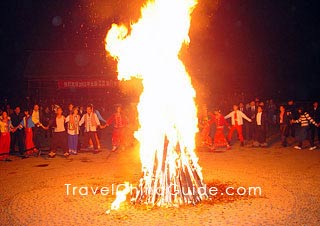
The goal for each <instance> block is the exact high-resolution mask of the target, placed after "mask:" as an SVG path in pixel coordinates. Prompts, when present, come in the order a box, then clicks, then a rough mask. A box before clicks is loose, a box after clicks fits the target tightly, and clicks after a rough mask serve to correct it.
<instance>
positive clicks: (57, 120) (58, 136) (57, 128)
mask: <svg viewBox="0 0 320 226" xmlns="http://www.w3.org/2000/svg"><path fill="white" fill-rule="evenodd" d="M62 113H63V111H62V108H61V107H58V108H57V110H56V116H55V117H54V118H53V119H52V120H51V121H50V124H49V127H52V128H53V134H52V140H51V144H50V153H49V157H51V158H54V157H55V156H56V151H57V148H58V147H60V148H61V149H62V151H63V152H64V156H65V157H68V156H69V152H68V145H67V134H66V129H65V121H66V119H65V117H64V116H63V114H62ZM49 127H47V128H46V129H49Z"/></svg>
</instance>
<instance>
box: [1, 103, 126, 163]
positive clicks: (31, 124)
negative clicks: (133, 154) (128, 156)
mask: <svg viewBox="0 0 320 226" xmlns="http://www.w3.org/2000/svg"><path fill="white" fill-rule="evenodd" d="M0 115H1V116H0V160H5V161H11V160H10V158H9V156H10V155H18V156H21V157H23V158H26V157H30V156H39V155H40V154H41V150H42V148H43V146H44V145H43V139H42V137H43V134H45V137H46V138H50V148H49V152H48V156H49V157H50V158H54V157H55V156H56V151H57V150H58V149H60V150H61V151H62V152H63V155H64V156H65V157H68V156H69V155H76V154H77V153H78V151H79V150H80V149H81V148H91V149H92V151H93V153H94V154H96V153H99V150H100V148H101V145H100V139H99V129H100V130H101V129H104V128H106V127H108V126H111V125H112V127H113V132H112V151H116V150H117V149H118V148H119V146H120V143H121V140H122V139H123V138H122V137H123V129H124V127H125V126H126V125H127V123H128V120H127V117H126V116H125V115H124V114H123V112H122V108H121V106H120V105H118V106H116V108H115V111H114V112H113V113H112V114H111V115H110V116H109V118H107V119H104V118H103V116H102V115H101V113H100V112H99V111H98V110H97V109H95V108H94V107H93V105H92V104H89V105H88V106H87V107H86V108H84V107H82V106H74V105H73V104H69V105H68V107H67V110H65V111H63V109H62V107H61V106H59V105H56V104H54V105H51V107H45V108H41V107H40V106H39V105H38V104H34V105H33V107H32V109H28V108H25V109H23V110H21V107H20V106H18V105H17V106H15V107H14V109H11V107H10V105H9V104H7V105H6V106H5V109H1V111H0ZM80 135H83V137H84V138H85V139H84V140H85V142H84V143H83V144H81V143H80V140H79V136H80ZM16 146H17V148H16ZM16 149H18V151H17V150H16Z"/></svg>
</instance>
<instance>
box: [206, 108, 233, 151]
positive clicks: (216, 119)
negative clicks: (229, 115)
mask: <svg viewBox="0 0 320 226" xmlns="http://www.w3.org/2000/svg"><path fill="white" fill-rule="evenodd" d="M209 114H210V115H211V121H212V124H214V125H215V126H216V132H215V134H214V138H213V146H212V148H211V150H215V148H217V147H226V148H227V150H229V149H230V145H229V143H228V141H227V139H226V137H225V135H224V132H223V131H224V128H225V127H229V124H228V122H227V121H226V120H225V118H224V117H223V115H222V114H221V113H220V111H219V110H216V111H214V114H212V113H209Z"/></svg>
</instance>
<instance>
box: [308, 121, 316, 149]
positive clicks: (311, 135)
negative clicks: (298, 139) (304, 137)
mask: <svg viewBox="0 0 320 226" xmlns="http://www.w3.org/2000/svg"><path fill="white" fill-rule="evenodd" d="M315 135H316V127H315V126H314V125H311V127H310V130H309V141H310V145H311V147H313V146H314V138H315Z"/></svg>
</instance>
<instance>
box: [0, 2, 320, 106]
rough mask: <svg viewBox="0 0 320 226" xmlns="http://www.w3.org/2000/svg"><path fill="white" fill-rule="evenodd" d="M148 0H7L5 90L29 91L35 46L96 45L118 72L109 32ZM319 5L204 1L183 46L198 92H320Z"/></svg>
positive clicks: (106, 65)
mask: <svg viewBox="0 0 320 226" xmlns="http://www.w3.org/2000/svg"><path fill="white" fill-rule="evenodd" d="M143 2H144V1H143V0H139V1H129V0H122V1H116V0H114V1H111V0H100V1H98V0H88V1H85V0H78V1H71V0H70V1H65V0H42V1H40V0H38V1H31V0H10V1H9V0H7V1H5V0H4V1H1V3H0V4H1V11H2V12H1V27H0V37H1V40H0V41H1V72H0V73H1V85H0V96H1V97H5V96H7V97H10V96H11V95H20V94H21V95H22V93H23V90H24V89H25V85H24V84H25V83H23V82H22V81H23V80H24V73H25V70H26V64H27V62H28V59H29V56H30V55H31V54H32V53H33V52H35V51H45V52H46V51H47V52H50V51H62V52H63V51H91V52H92V51H93V52H96V53H98V54H100V55H102V56H103V57H102V58H101V62H97V64H99V65H100V67H101V68H102V74H103V75H104V76H106V77H110V78H115V76H116V75H115V71H114V68H113V67H110V64H112V61H111V59H110V58H109V59H108V58H107V57H104V54H106V53H105V51H104V38H105V35H106V33H107V31H108V29H109V28H110V26H111V24H112V23H113V22H116V23H120V22H123V23H127V24H129V23H130V21H132V20H133V21H135V20H136V19H137V18H138V17H139V8H140V7H141V5H142V4H143ZM318 9H319V3H318V1H303V0H300V1H298V0H290V1H289V0H279V1H278V0H225V1H223V0H222V1H215V0H199V4H198V7H197V8H196V10H195V11H194V14H193V18H192V25H191V30H190V38H191V43H190V46H189V47H188V48H186V49H185V51H182V58H183V59H184V61H185V63H186V66H187V68H188V71H189V72H190V75H191V77H192V79H193V81H194V83H195V84H197V85H196V89H197V91H198V90H199V89H200V91H201V92H207V91H208V92H210V93H212V94H214V93H219V94H221V93H232V92H237V93H241V92H244V93H246V95H247V96H250V97H255V96H260V97H262V98H275V99H281V100H285V99H288V98H294V99H296V100H313V99H317V98H319V91H318V87H319V84H320V83H319V81H320V79H319V77H320V76H319V74H320V73H319V72H320V36H319V31H320V26H319V25H320V20H319V18H320V16H319V12H318V11H319V10H318ZM110 62H111V63H110ZM58 66H59V65H57V67H58Z"/></svg>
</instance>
